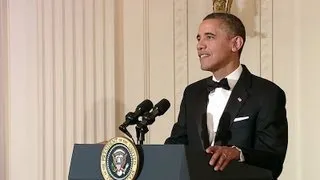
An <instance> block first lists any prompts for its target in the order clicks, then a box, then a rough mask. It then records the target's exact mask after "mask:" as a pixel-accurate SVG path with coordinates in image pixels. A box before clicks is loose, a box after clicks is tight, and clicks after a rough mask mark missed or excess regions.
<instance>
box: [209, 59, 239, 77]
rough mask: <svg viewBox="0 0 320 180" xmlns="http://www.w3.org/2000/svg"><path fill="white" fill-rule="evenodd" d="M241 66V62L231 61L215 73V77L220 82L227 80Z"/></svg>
mask: <svg viewBox="0 0 320 180" xmlns="http://www.w3.org/2000/svg"><path fill="white" fill-rule="evenodd" d="M239 66H240V61H231V62H230V63H228V64H227V65H226V66H224V67H222V68H220V69H217V70H216V71H214V72H213V76H214V77H215V79H217V80H218V81H220V80H221V79H223V78H225V77H226V76H228V75H229V74H230V73H232V72H233V71H235V70H236V69H237V68H238V67H239Z"/></svg>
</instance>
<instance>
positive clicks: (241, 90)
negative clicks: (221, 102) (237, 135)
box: [215, 65, 251, 144]
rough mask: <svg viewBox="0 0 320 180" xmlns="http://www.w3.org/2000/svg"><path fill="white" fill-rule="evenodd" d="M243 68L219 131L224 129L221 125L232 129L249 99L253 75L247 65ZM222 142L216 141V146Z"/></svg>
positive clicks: (221, 119) (222, 117)
mask: <svg viewBox="0 0 320 180" xmlns="http://www.w3.org/2000/svg"><path fill="white" fill-rule="evenodd" d="M242 67H243V70H242V73H241V75H240V78H239V80H238V82H237V84H236V85H235V87H234V89H233V90H232V92H231V95H230V97H229V100H228V102H227V105H226V107H225V109H224V112H223V114H222V116H221V118H220V122H219V126H218V131H219V129H222V127H221V126H220V125H221V124H227V125H228V126H229V127H228V129H229V128H230V127H231V125H232V123H233V120H234V119H235V117H236V116H237V114H238V112H239V110H240V109H241V107H242V106H243V104H244V103H245V102H246V100H247V98H248V97H249V92H248V89H249V87H250V86H251V73H250V72H249V70H248V69H247V68H246V66H245V65H242ZM222 121H229V122H224V123H221V122H222ZM216 138H217V136H216ZM220 140H221V139H215V144H216V143H217V144H219V143H221V142H220ZM228 140H229V139H228Z"/></svg>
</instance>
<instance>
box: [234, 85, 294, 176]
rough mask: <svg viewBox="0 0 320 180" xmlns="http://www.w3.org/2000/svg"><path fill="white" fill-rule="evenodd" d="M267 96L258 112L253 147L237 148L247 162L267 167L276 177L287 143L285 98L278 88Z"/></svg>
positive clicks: (280, 167) (279, 170) (278, 173)
mask: <svg viewBox="0 0 320 180" xmlns="http://www.w3.org/2000/svg"><path fill="white" fill-rule="evenodd" d="M267 97H268V98H264V102H261V110H260V112H259V113H258V117H257V121H256V131H255V133H256V134H255V138H254V148H252V149H249V148H242V147H239V148H240V149H241V150H242V152H243V155H244V158H245V162H246V163H247V164H251V165H255V166H259V167H262V168H266V169H269V170H271V171H272V173H273V176H274V177H275V178H277V177H278V176H279V175H280V173H281V171H282V165H283V162H284V159H285V154H286V151H287V145H288V123H287V117H286V109H285V104H286V98H285V93H284V92H283V90H282V89H280V88H278V89H277V90H276V91H274V92H271V93H270V94H269V95H268V96H267Z"/></svg>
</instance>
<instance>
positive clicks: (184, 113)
mask: <svg viewBox="0 0 320 180" xmlns="http://www.w3.org/2000/svg"><path fill="white" fill-rule="evenodd" d="M242 67H243V71H242V74H241V76H240V78H239V80H238V82H237V84H236V85H235V87H234V89H233V90H232V92H231V95H230V98H229V100H228V102H227V105H226V107H225V109H224V112H223V114H222V117H221V119H220V123H219V127H218V131H217V135H216V139H215V142H216V143H221V141H225V143H226V144H227V145H230V146H232V145H234V146H237V147H239V148H240V149H241V150H242V152H243V155H244V158H245V163H247V164H251V165H255V166H259V167H262V168H266V169H269V170H271V171H272V172H273V176H274V177H275V178H277V177H278V176H279V175H280V173H281V171H282V165H283V162H284V159H285V154H286V150H287V143H288V124H287V118H286V109H285V104H286V98H285V93H284V91H283V90H282V89H281V88H280V87H278V86H277V85H275V84H274V83H273V82H271V81H268V80H266V79H263V78H260V77H257V76H255V75H253V74H251V73H250V72H249V70H248V69H247V68H246V66H244V65H242ZM211 79H212V77H208V78H205V79H202V80H200V81H197V82H195V83H193V84H190V85H189V86H187V88H186V89H185V91H184V95H183V98H182V102H181V106H180V112H179V117H178V121H177V123H175V124H174V126H173V129H172V132H171V136H170V137H169V138H168V139H167V140H166V142H165V143H166V144H185V145H188V146H189V147H190V148H193V149H202V150H204V149H206V148H207V147H208V146H209V138H208V137H209V136H208V130H207V123H206V121H207V119H206V113H207V110H206V108H207V103H208V94H209V92H208V90H207V82H208V80H211ZM237 117H244V118H242V119H244V120H241V121H236V122H235V121H234V120H235V119H236V118H237ZM246 118H247V119H246ZM222 124H227V126H228V127H227V130H226V127H223V129H224V130H223V131H228V133H227V136H226V135H223V136H222V135H221V133H219V132H221V129H222ZM223 134H226V133H225V132H223Z"/></svg>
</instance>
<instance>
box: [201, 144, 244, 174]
mask: <svg viewBox="0 0 320 180" xmlns="http://www.w3.org/2000/svg"><path fill="white" fill-rule="evenodd" d="M206 152H207V153H210V154H212V157H211V159H210V161H209V164H210V165H211V166H214V170H215V171H219V170H220V171H223V170H224V168H225V167H226V166H227V165H228V164H229V163H230V161H232V160H239V159H240V151H238V150H237V149H236V148H232V147H227V146H210V147H208V148H207V149H206Z"/></svg>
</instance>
